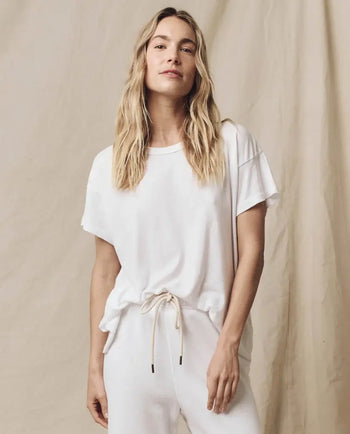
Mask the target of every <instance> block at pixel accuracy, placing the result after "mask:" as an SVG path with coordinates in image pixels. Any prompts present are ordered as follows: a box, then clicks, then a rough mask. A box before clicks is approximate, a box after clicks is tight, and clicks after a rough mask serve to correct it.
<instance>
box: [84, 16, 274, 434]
mask: <svg viewBox="0 0 350 434" xmlns="http://www.w3.org/2000/svg"><path fill="white" fill-rule="evenodd" d="M278 198H279V193H278V192H277V188H276V185H275V182H274V179H273V176H272V173H271V171H270V168H269V165H268V161H267V159H266V156H265V154H264V152H263V150H262V148H261V147H260V145H259V144H258V143H257V141H256V140H255V138H254V137H253V136H252V135H251V134H250V133H249V131H248V130H247V129H246V128H245V127H244V126H243V125H241V124H235V123H233V122H232V121H231V122H230V120H228V121H227V120H225V121H222V122H221V121H220V115H219V110H218V108H217V106H216V104H215V102H214V99H213V84H212V80H211V78H210V74H209V69H208V64H207V56H206V46H205V42H204V39H203V35H202V33H201V31H200V29H199V28H198V26H197V24H196V23H195V21H194V20H193V18H192V17H191V16H190V15H189V14H188V13H186V12H185V11H177V10H176V9H174V8H165V9H163V10H161V11H160V12H158V13H157V14H156V15H155V16H154V18H153V19H152V20H151V21H150V22H149V23H147V25H146V26H145V27H144V29H143V30H142V32H141V33H140V35H139V37H138V40H137V43H136V46H135V51H134V58H133V61H132V65H131V68H130V72H129V77H128V80H127V83H126V86H125V91H124V95H123V97H122V101H121V104H120V107H119V110H118V114H117V120H116V135H115V141H114V144H113V145H110V146H108V147H107V148H105V149H103V150H102V151H100V152H99V153H98V154H97V155H96V157H95V158H94V161H93V164H92V167H91V171H90V175H89V179H88V183H87V191H86V203H85V210H84V214H83V217H82V221H81V224H82V226H83V228H84V229H85V230H87V231H89V232H91V233H93V234H94V235H95V236H96V261H95V265H94V268H93V273H92V281H91V352H90V363H89V382H88V399H87V406H88V408H89V410H90V411H91V413H92V415H93V417H94V419H95V421H96V422H98V423H100V424H101V425H103V426H104V427H107V426H108V432H109V433H130V434H137V433H143V434H146V433H152V434H154V433H159V434H160V433H161V434H166V433H173V432H174V430H175V429H176V424H177V419H178V416H179V414H180V413H181V414H182V416H183V418H184V420H185V421H186V423H187V425H188V428H189V430H190V431H191V432H193V433H216V432H219V433H232V432H237V433H240V434H243V433H249V434H257V433H259V432H260V427H259V418H258V413H257V408H256V404H255V400H254V396H253V393H252V390H251V386H250V381H249V367H250V361H251V350H252V328H251V319H250V308H251V305H252V303H253V299H254V296H255V292H256V289H257V286H258V282H259V279H260V275H261V272H262V268H263V251H264V219H265V213H266V208H267V207H269V206H271V205H272V204H274V203H275V202H276V201H277V200H278ZM238 258H239V260H238ZM231 294H232V295H231ZM101 317H102V319H101ZM104 332H108V338H107V340H106V336H105V333H104ZM107 412H108V414H107Z"/></svg>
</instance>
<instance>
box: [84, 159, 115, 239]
mask: <svg viewBox="0 0 350 434" xmlns="http://www.w3.org/2000/svg"><path fill="white" fill-rule="evenodd" d="M98 176H99V173H98V164H97V161H96V158H95V159H94V161H93V164H92V167H91V170H90V174H89V178H88V182H87V186H86V192H85V206H84V212H83V216H82V218H81V223H80V224H81V226H82V227H83V229H84V230H85V231H87V232H90V233H91V234H93V235H97V236H98V237H100V238H102V239H104V240H105V241H107V242H108V243H110V244H113V238H112V236H111V234H110V231H109V228H108V226H107V218H106V217H107V216H106V207H105V201H104V197H103V192H101V191H98V190H99V187H98V185H99V180H98Z"/></svg>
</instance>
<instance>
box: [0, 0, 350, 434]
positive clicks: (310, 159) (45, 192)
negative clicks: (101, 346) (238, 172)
mask: <svg viewBox="0 0 350 434" xmlns="http://www.w3.org/2000/svg"><path fill="white" fill-rule="evenodd" d="M165 6H174V7H176V8H179V9H182V8H183V9H185V10H187V11H188V12H190V13H191V14H193V16H194V18H195V19H196V21H197V22H198V24H199V25H200V27H201V28H202V30H203V32H204V35H205V37H206V42H207V48H208V54H209V62H210V70H211V73H212V76H213V80H214V83H215V92H216V93H215V98H216V102H217V104H218V106H219V108H220V110H221V114H222V119H223V118H224V117H227V116H229V117H231V118H233V119H234V120H236V121H238V122H240V123H242V124H244V125H245V126H246V127H247V128H248V129H249V130H250V131H251V132H252V133H253V134H254V135H255V136H256V138H257V139H258V141H259V143H260V144H261V146H262V147H263V149H264V151H265V152H266V155H267V157H268V159H269V162H270V165H271V169H272V170H273V174H274V176H275V179H276V183H277V184H278V187H279V191H280V192H281V200H280V203H279V204H278V205H277V206H276V207H273V208H271V210H269V211H268V214H267V218H266V241H265V268H264V271H263V275H262V278H261V281H260V285H259V289H258V293H257V295H256V299H255V302H254V305H253V308H252V319H253V326H254V350H253V360H252V365H251V382H252V387H253V390H254V394H255V396H256V401H257V405H258V409H259V414H260V416H261V421H262V427H263V432H264V433H265V434H302V433H307V434H345V433H348V432H350V412H349V409H348V406H349V402H350V396H349V389H350V376H349V370H350V354H349V353H350V347H349V337H348V331H349V326H350V324H349V297H350V296H349V282H350V267H349V259H350V252H349V250H350V248H349V246H350V237H349V215H350V182H349V181H350V180H349V173H350V148H349V138H350V122H349V115H350V107H349V101H350V98H349V97H350V92H349V90H350V81H349V77H350V50H349V44H348V41H349V19H350V3H349V2H348V1H346V0H337V1H335V0H329V1H326V0H324V1H321V0H304V1H303V0H295V1H287V0H285V1H283V0H282V1H273V0H260V1H259V0H237V1H205V2H203V1H199V0H197V1H191V2H184V1H173V2H171V3H169V2H165V1H145V0H143V1H142V0H141V1H140V0H139V1H130V0H129V1H112V0H104V1H100V2H98V1H92V0H84V1H82V0H80V1H78V0H77V1H67V0H50V1H47V0H46V1H44V0H27V1H15V0H13V1H10V0H7V1H6V0H4V1H2V2H1V5H0V20H1V21H0V22H1V26H0V32H1V38H0V62H1V63H0V67H1V74H0V88H1V98H0V110H1V124H2V125H1V128H0V134H1V148H2V153H1V162H0V164H1V171H0V173H1V182H0V189H1V193H2V198H3V206H2V207H1V226H0V228H1V229H0V230H1V241H2V242H1V283H0V285H1V315H0V322H1V323H0V324H1V334H0V345H1V362H0V363H1V383H0V387H1V391H2V394H1V395H2V397H1V408H2V415H1V432H4V433H6V434H15V433H16V434H17V433H18V434H19V433H21V434H27V433H35V434H41V433H45V434H47V433H50V434H61V433H66V434H69V433H75V434H78V433H81V434H83V433H84V434H87V433H94V432H97V431H98V429H100V430H101V432H102V430H103V428H102V427H101V426H99V427H96V424H95V422H94V421H93V419H92V417H91V416H90V413H89V411H88V410H87V408H86V386H87V368H88V356H89V284H90V277H91V270H92V265H93V261H94V240H93V237H91V236H89V234H88V233H86V232H84V231H83V230H82V229H81V227H80V219H81V216H82V213H83V204H84V195H85V188H86V182H87V176H88V171H89V168H90V165H91V163H92V159H93V157H94V156H95V155H96V153H97V152H98V151H99V150H101V149H103V148H104V147H106V146H108V145H110V144H111V143H112V142H113V136H114V120H115V115H116V110H117V106H118V104H119V99H120V96H121V90H122V88H123V85H124V81H125V79H126V73H127V70H128V67H129V62H130V60H131V54H132V48H133V45H134V41H135V38H136V35H137V33H138V31H139V29H140V28H141V26H142V25H143V24H144V23H145V22H146V21H147V20H148V19H150V18H151V17H152V16H153V14H154V13H155V12H156V11H158V10H159V9H161V8H163V7H165ZM187 432H188V430H187V429H186V427H185V424H184V421H183V420H182V419H180V420H179V429H178V433H187ZM237 434H238V433H237Z"/></svg>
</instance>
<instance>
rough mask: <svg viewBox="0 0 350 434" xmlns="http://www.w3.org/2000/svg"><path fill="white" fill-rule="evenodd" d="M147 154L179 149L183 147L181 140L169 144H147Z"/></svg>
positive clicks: (166, 152) (167, 152) (165, 152)
mask: <svg viewBox="0 0 350 434" xmlns="http://www.w3.org/2000/svg"><path fill="white" fill-rule="evenodd" d="M147 148H148V152H149V154H155V155H156V154H169V153H170V152H176V151H180V150H181V149H182V148H183V145H182V142H177V143H174V144H173V145H169V146H147Z"/></svg>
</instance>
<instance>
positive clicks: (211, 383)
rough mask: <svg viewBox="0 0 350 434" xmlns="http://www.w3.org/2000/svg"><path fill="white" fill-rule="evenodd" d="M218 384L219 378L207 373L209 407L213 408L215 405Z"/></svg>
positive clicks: (209, 408)
mask: <svg viewBox="0 0 350 434" xmlns="http://www.w3.org/2000/svg"><path fill="white" fill-rule="evenodd" d="M217 386H218V380H217V378H215V377H212V376H210V375H208V374H207V388H208V402H207V409H208V410H211V409H212V407H213V403H214V399H215V396H216V391H217Z"/></svg>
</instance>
